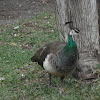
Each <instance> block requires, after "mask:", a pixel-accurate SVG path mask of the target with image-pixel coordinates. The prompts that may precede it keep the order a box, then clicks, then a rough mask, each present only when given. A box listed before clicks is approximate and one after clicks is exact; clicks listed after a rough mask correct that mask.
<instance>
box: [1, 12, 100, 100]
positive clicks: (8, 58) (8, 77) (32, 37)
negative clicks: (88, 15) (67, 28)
mask: <svg viewBox="0 0 100 100" xmlns="http://www.w3.org/2000/svg"><path fill="white" fill-rule="evenodd" d="M16 26H19V28H17V29H14V28H15V27H16ZM53 41H59V39H58V31H57V28H56V23H55V14H54V13H53V12H45V13H41V14H39V15H36V16H34V17H33V18H30V19H26V20H21V21H19V23H16V24H13V25H6V26H3V27H1V28H0V79H1V78H4V80H3V79H1V80H0V100H44V99H45V100H99V99H100V81H98V82H97V83H95V84H93V85H87V84H85V83H80V81H79V80H75V79H74V78H73V77H71V76H70V77H68V78H66V79H65V82H66V83H65V84H64V86H63V87H65V93H64V94H63V95H59V93H58V87H59V81H60V80H59V78H53V80H52V82H53V84H55V86H56V88H49V87H48V74H47V73H46V72H45V71H44V70H42V68H41V67H40V66H39V65H38V64H37V63H32V62H31V60H30V58H31V57H32V56H33V55H34V53H35V52H36V50H37V49H38V48H40V47H41V46H43V45H45V44H47V43H50V42H53Z"/></svg>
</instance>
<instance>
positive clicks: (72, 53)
mask: <svg viewBox="0 0 100 100" xmlns="http://www.w3.org/2000/svg"><path fill="white" fill-rule="evenodd" d="M78 33H79V30H77V29H73V30H71V31H70V32H69V34H68V42H67V43H65V42H53V43H50V44H47V45H45V46H44V47H42V48H41V49H39V50H38V51H37V52H36V53H35V54H34V56H33V57H32V58H31V60H32V62H38V64H39V65H41V66H42V67H43V69H45V70H46V71H47V72H48V73H49V80H50V83H49V84H50V85H51V75H54V76H58V77H60V78H61V83H63V79H64V77H65V76H68V75H70V74H72V73H73V72H74V70H75V68H76V65H75V64H76V63H77V60H78V49H77V44H76V43H75V41H74V40H73V37H72V35H77V34H78Z"/></svg>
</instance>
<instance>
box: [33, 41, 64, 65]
mask: <svg viewBox="0 0 100 100" xmlns="http://www.w3.org/2000/svg"><path fill="white" fill-rule="evenodd" d="M65 45H66V43H65V42H53V43H50V44H47V45H45V46H43V47H42V48H41V49H39V50H38V51H37V52H36V53H35V54H34V56H33V57H32V58H31V60H32V62H38V64H39V65H41V66H42V67H43V61H44V60H45V58H46V57H47V55H48V54H50V53H53V54H56V52H57V51H58V50H59V49H60V48H61V47H62V46H65Z"/></svg>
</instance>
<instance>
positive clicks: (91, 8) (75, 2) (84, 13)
mask: <svg viewBox="0 0 100 100" xmlns="http://www.w3.org/2000/svg"><path fill="white" fill-rule="evenodd" d="M98 7H99V6H97V1H96V0H56V19H57V25H58V29H59V30H60V32H62V33H63V34H64V35H65V40H67V39H68V32H69V30H70V26H69V25H65V22H68V21H71V20H72V21H73V27H75V28H78V29H79V30H80V31H81V33H82V34H83V35H80V36H78V37H74V40H75V42H76V43H77V46H78V49H79V63H78V65H77V69H76V71H75V73H74V76H75V77H76V76H78V77H80V78H82V79H87V78H93V77H95V76H94V75H93V74H92V73H93V72H95V70H96V69H97V64H99V63H100V58H99V57H100V43H99V42H100V34H99V25H98V23H99V16H98ZM60 32H59V35H60V39H61V40H62V38H63V36H62V34H61V33H60Z"/></svg>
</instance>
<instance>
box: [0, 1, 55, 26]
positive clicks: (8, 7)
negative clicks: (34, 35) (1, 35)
mask: <svg viewBox="0 0 100 100" xmlns="http://www.w3.org/2000/svg"><path fill="white" fill-rule="evenodd" d="M53 10H55V3H54V0H0V26H3V25H6V24H12V23H14V22H17V21H18V20H19V19H25V18H29V17H32V16H34V15H36V14H38V13H40V12H43V11H53Z"/></svg>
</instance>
